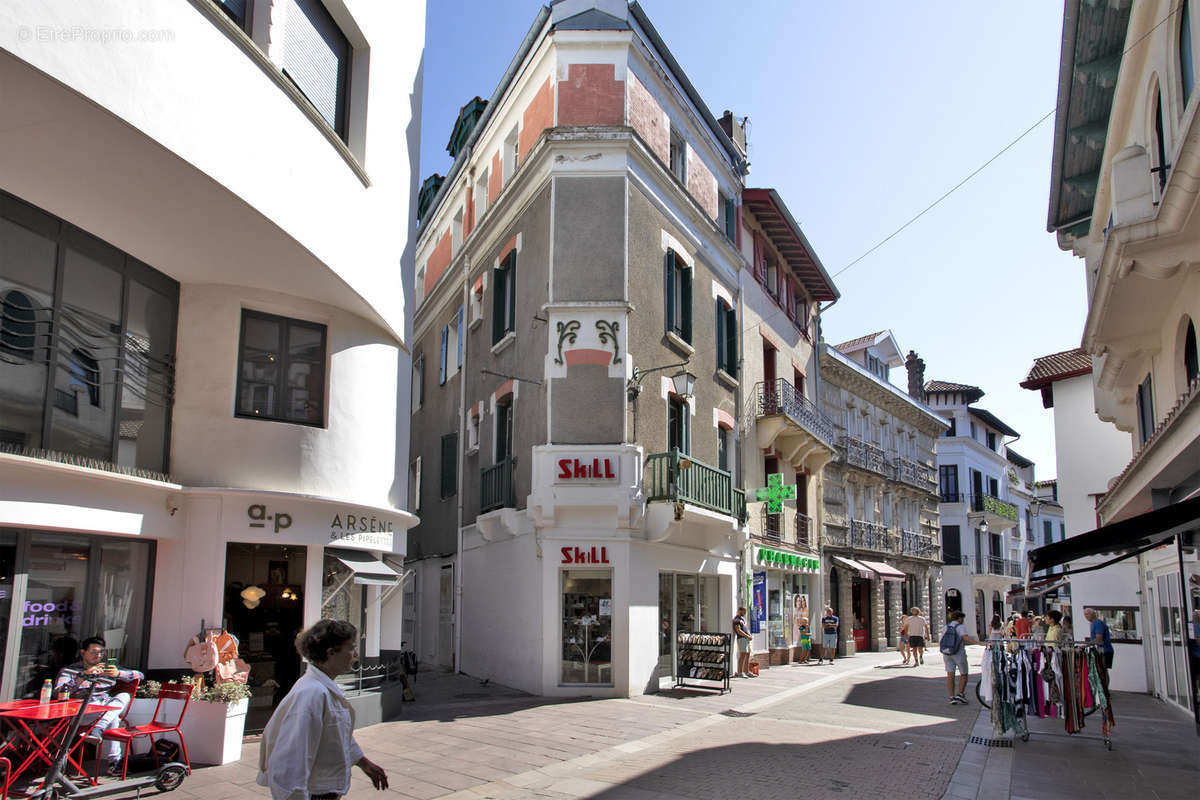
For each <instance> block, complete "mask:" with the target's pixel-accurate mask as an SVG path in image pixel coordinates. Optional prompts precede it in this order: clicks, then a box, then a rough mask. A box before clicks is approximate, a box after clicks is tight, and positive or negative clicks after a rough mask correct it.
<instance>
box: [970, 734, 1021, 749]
mask: <svg viewBox="0 0 1200 800" xmlns="http://www.w3.org/2000/svg"><path fill="white" fill-rule="evenodd" d="M971 744H981V745H983V746H984V747H1012V739H985V738H983V737H982V736H972V737H971Z"/></svg>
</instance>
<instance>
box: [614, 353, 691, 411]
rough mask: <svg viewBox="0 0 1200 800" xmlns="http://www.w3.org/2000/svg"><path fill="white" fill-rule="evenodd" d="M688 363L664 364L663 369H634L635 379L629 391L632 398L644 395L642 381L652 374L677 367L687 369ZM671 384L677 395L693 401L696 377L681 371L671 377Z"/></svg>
mask: <svg viewBox="0 0 1200 800" xmlns="http://www.w3.org/2000/svg"><path fill="white" fill-rule="evenodd" d="M687 365H688V362H687V361H680V362H679V363H677V364H664V365H663V366H661V367H650V368H649V369H636V368H635V369H634V370H633V377H632V378H630V379H629V387H628V391H629V394H630V396H631V397H636V396H637V395H639V394H641V393H642V379H643V378H645V377H646V376H647V375H649V374H650V373H651V372H662V371H663V370H667V369H674V368H676V367H686V366H687ZM671 382H672V383H673V384H675V394H677V395H679V396H680V397H681V398H683V399H684V400H685V401H686V400H691V399H692V396H693V395H694V394H695V390H696V376H695V375H693V374H692V373H690V372H688V371H687V370H686V369H681V370H679V371H678V372H676V373H675V374H674V375H672V376H671Z"/></svg>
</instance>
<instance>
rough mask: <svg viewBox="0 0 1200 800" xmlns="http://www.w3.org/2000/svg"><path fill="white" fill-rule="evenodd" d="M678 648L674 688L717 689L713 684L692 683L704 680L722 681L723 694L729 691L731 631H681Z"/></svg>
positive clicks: (721, 691) (721, 689)
mask: <svg viewBox="0 0 1200 800" xmlns="http://www.w3.org/2000/svg"><path fill="white" fill-rule="evenodd" d="M675 644H676V648H675V687H676V688H680V687H688V688H691V689H714V688H718V687H714V686H711V685H705V684H696V683H690V682H689V681H705V683H706V684H710V683H713V682H717V683H720V684H721V685H720V687H719V689H718V690H719V691H720V693H721V694H724V693H725V692H728V691H729V690H730V686H729V677H730V675H729V672H730V666H731V664H732V660H731V658H732V649H731V648H732V644H733V635H732V634H729V633H692V632H688V631H681V632H680V633H679V636H678V638H677V639H676V643H675Z"/></svg>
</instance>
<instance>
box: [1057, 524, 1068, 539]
mask: <svg viewBox="0 0 1200 800" xmlns="http://www.w3.org/2000/svg"><path fill="white" fill-rule="evenodd" d="M1066 538H1067V523H1065V522H1060V523H1058V540H1059V541H1060V542H1061V541H1062V540H1063V539H1066Z"/></svg>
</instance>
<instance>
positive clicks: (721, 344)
mask: <svg viewBox="0 0 1200 800" xmlns="http://www.w3.org/2000/svg"><path fill="white" fill-rule="evenodd" d="M716 302H717V369H723V370H725V371H726V372H729V368H728V366H727V365H726V363H725V361H726V353H725V304H724V303H722V302H721V301H720V300H717V301H716Z"/></svg>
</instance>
